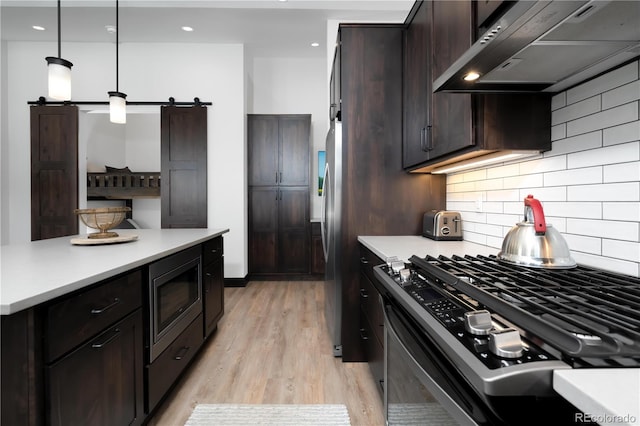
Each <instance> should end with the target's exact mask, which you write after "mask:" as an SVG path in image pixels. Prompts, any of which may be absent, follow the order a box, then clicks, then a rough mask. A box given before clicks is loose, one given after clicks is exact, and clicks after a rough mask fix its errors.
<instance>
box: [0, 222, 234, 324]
mask: <svg viewBox="0 0 640 426" xmlns="http://www.w3.org/2000/svg"><path fill="white" fill-rule="evenodd" d="M117 232H118V234H120V235H121V236H125V235H137V236H138V239H137V240H135V241H131V242H125V243H119V244H105V245H72V244H71V243H70V240H71V238H73V237H78V236H69V237H60V238H51V239H48V240H40V241H33V242H26V243H20V244H9V245H3V246H0V314H1V315H9V314H12V313H15V312H18V311H21V310H23V309H27V308H30V307H32V306H35V305H38V304H40V303H43V302H46V301H48V300H51V299H53V298H55V297H58V296H62V295H64V294H67V293H70V292H72V291H74V290H78V289H80V288H82V287H85V286H87V285H90V284H94V283H96V282H99V281H101V280H103V279H106V278H109V277H112V276H115V275H118V274H120V273H122V272H126V271H128V270H130V269H134V268H137V267H139V266H143V265H145V264H147V263H150V262H152V261H154V260H157V259H160V258H162V257H165V256H168V255H170V254H172V253H176V252H178V251H181V250H184V249H186V248H189V247H191V246H194V245H196V244H199V243H202V242H204V241H207V240H209V239H211V238H215V237H217V236H220V235H222V234H224V233H226V232H229V230H228V229H118V230H117ZM80 237H84V235H80Z"/></svg>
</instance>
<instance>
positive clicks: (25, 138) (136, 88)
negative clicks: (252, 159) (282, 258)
mask: <svg viewBox="0 0 640 426" xmlns="http://www.w3.org/2000/svg"><path fill="white" fill-rule="evenodd" d="M56 48H57V47H56V44H55V43H31V42H8V43H7V44H6V45H3V56H4V55H5V54H6V58H7V59H6V70H7V72H6V74H3V76H2V82H3V88H4V87H5V86H4V84H6V87H7V91H6V92H3V95H5V94H6V96H2V98H3V100H2V105H1V106H2V116H3V118H4V117H5V114H6V117H7V119H6V121H3V126H2V153H3V154H6V153H8V154H7V157H8V158H5V155H3V160H2V166H3V170H2V175H3V177H4V176H8V178H3V179H2V182H1V185H2V187H1V199H2V212H3V217H2V242H3V244H6V243H19V242H24V241H29V240H30V221H29V220H25V218H29V217H30V193H31V190H30V135H29V107H28V105H27V102H28V101H31V100H37V98H38V97H39V96H45V95H46V79H47V76H46V72H47V71H46V62H45V61H44V58H45V57H46V56H49V55H51V54H52V52H55V51H56ZM119 51H120V76H119V77H120V82H119V83H120V84H119V86H120V87H119V89H120V91H122V92H125V93H127V95H128V97H127V99H128V100H130V101H166V100H168V98H169V97H171V96H173V97H174V98H175V99H176V100H177V101H191V100H193V98H194V97H199V98H200V99H201V100H202V101H211V102H213V105H212V106H211V107H208V126H209V127H208V141H209V146H208V200H209V212H208V224H209V227H211V228H229V229H230V233H228V234H226V235H225V276H227V277H244V276H246V274H247V261H246V237H247V236H246V220H245V219H244V217H245V215H243V214H240V212H245V211H246V194H245V192H246V173H245V168H244V167H245V123H244V114H245V110H246V108H245V96H244V90H245V81H244V75H245V66H244V61H245V58H244V47H243V46H242V45H239V44H228V45H220V44H216V45H214V44H151V43H144V44H142V43H123V44H121V46H120V49H119ZM63 56H64V57H65V59H68V60H70V61H71V62H73V63H74V66H73V71H72V74H73V77H72V81H73V86H72V98H73V99H74V100H76V101H82V100H89V101H98V100H105V101H106V100H107V91H110V90H115V70H114V64H113V61H114V46H113V44H109V43H65V45H64V50H63ZM5 101H6V103H5ZM4 124H6V125H4ZM5 132H6V134H5ZM158 144H159V140H158ZM80 158H84V157H82V156H81V157H80ZM9 159H10V161H9ZM80 166H81V170H80V172H81V173H82V168H83V167H85V166H84V164H81V165H80ZM9 182H11V183H10V184H9ZM5 212H6V213H5ZM7 216H8V217H7Z"/></svg>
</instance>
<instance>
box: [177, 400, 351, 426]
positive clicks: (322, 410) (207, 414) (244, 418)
mask: <svg viewBox="0 0 640 426" xmlns="http://www.w3.org/2000/svg"><path fill="white" fill-rule="evenodd" d="M240 425H242V426H246V425H252V426H253V425H269V426H276V425H277V426H285V425H287V426H288V425H291V426H293V425H295V426H312V425H313V426H351V421H350V420H349V412H348V411H347V407H346V406H345V405H343V404H198V405H196V407H195V408H194V409H193V412H192V413H191V416H190V417H189V419H187V422H186V423H185V426H240Z"/></svg>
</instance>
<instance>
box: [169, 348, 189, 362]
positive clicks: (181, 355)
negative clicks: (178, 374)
mask: <svg viewBox="0 0 640 426" xmlns="http://www.w3.org/2000/svg"><path fill="white" fill-rule="evenodd" d="M189 349H191V348H190V347H189V346H183V347H182V348H181V349H180V351H179V352H178V354H177V355H176V356H175V357H173V359H175V360H176V361H182V358H184V356H185V355H186V354H187V352H189Z"/></svg>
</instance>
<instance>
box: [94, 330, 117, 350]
mask: <svg viewBox="0 0 640 426" xmlns="http://www.w3.org/2000/svg"><path fill="white" fill-rule="evenodd" d="M118 336H120V329H119V328H116V329H115V330H113V334H112V335H111V336H110V337H109V338H108V339H107V340H105V341H104V342H100V343H93V344H91V347H92V348H94V349H102V348H104V347H105V346H107V345H108V344H109V343H111V342H112V341H113V340H115V339H116V338H117V337H118Z"/></svg>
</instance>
